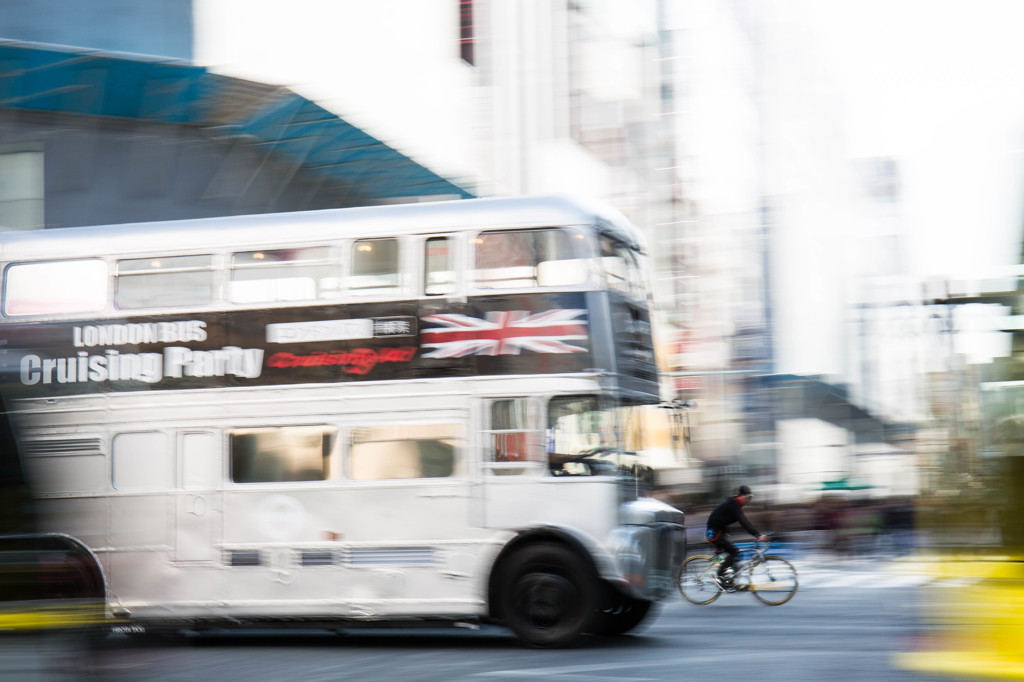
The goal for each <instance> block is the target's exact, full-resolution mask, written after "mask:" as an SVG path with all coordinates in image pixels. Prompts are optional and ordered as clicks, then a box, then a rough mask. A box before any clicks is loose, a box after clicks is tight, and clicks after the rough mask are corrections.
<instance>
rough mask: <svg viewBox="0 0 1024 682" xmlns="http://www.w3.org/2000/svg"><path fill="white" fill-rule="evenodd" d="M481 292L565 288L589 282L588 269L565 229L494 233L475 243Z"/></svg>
mask: <svg viewBox="0 0 1024 682" xmlns="http://www.w3.org/2000/svg"><path fill="white" fill-rule="evenodd" d="M474 246H475V251H476V286H477V287H479V288H481V289H509V288H516V287H537V286H565V285H571V284H581V283H583V282H584V281H586V267H585V266H584V264H583V263H584V262H583V261H581V260H579V258H578V255H577V252H576V249H575V248H574V247H573V243H572V236H571V235H570V234H569V233H568V232H566V231H565V230H561V229H556V228H546V229H537V230H494V231H491V232H481V233H480V234H479V235H477V238H476V239H475V240H474Z"/></svg>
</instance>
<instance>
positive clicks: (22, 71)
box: [0, 40, 473, 199]
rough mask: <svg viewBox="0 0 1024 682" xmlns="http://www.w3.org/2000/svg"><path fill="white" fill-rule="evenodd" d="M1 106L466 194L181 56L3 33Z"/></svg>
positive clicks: (395, 192)
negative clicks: (190, 129)
mask: <svg viewBox="0 0 1024 682" xmlns="http://www.w3.org/2000/svg"><path fill="white" fill-rule="evenodd" d="M0 108H7V109H29V110H35V111H53V112H62V113H67V114H82V115H88V116H104V117H120V118H133V119H142V120H148V121H156V122H162V123H168V124H180V125H192V126H197V127H201V128H204V129H205V132H206V134H207V135H210V136H211V137H214V138H216V139H223V140H227V141H232V142H242V143H244V144H251V145H255V146H261V147H262V146H269V147H270V149H271V152H272V153H273V154H277V155H280V156H282V157H284V158H286V159H288V160H290V161H292V162H293V163H298V164H300V165H301V166H302V167H303V168H304V169H305V170H306V171H307V172H310V173H313V174H316V175H319V176H320V177H321V178H323V179H324V180H326V181H327V182H328V183H329V184H331V185H334V186H338V187H341V186H351V187H356V188H358V189H359V191H360V192H361V193H362V194H364V195H367V196H369V197H372V198H376V199H400V198H402V197H413V196H432V195H445V196H451V197H458V198H469V197H471V196H473V195H472V194H471V193H470V192H469V191H468V190H466V189H464V188H462V187H460V186H458V185H457V184H455V183H454V182H452V181H450V180H446V179H445V178H442V177H441V176H439V175H437V174H436V173H434V172H433V171H431V170H429V169H427V168H425V167H423V166H421V165H420V164H418V163H416V162H415V161H413V160H412V159H410V158H409V157H407V156H405V155H404V154H402V153H401V152H398V151H397V150H395V149H393V148H391V147H389V146H388V145H386V144H384V143H383V142H381V141H380V140H378V139H376V138H374V137H372V136H370V135H368V134H366V133H365V132H363V131H362V130H360V129H359V128H357V127H356V126H354V125H352V124H350V123H348V122H347V121H345V120H344V119H342V118H340V117H339V116H337V115H335V114H333V113H331V112H329V111H327V110H326V109H324V108H322V107H320V106H318V105H317V104H315V103H314V102H312V101H310V100H308V99H306V98H304V97H302V96H300V95H298V94H296V93H294V92H292V91H291V90H289V89H288V88H284V87H279V86H271V85H266V84H263V83H254V82H251V81H243V80H240V79H236V78H228V77H225V76H220V75H217V74H213V73H210V72H209V71H207V70H206V69H205V68H203V67H199V66H195V65H193V64H191V63H189V62H184V61H177V60H167V59H159V58H150V57H145V56H142V55H135V54H122V53H112V52H102V51H97V50H88V49H81V48H64V47H59V46H53V45H41V44H35V43H24V42H18V41H8V40H0Z"/></svg>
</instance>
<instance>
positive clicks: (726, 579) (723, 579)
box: [715, 575, 736, 592]
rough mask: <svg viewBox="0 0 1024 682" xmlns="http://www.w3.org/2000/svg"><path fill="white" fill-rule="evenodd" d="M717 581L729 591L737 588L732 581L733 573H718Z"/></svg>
mask: <svg viewBox="0 0 1024 682" xmlns="http://www.w3.org/2000/svg"><path fill="white" fill-rule="evenodd" d="M715 582H716V583H718V586H719V587H721V588H722V589H723V590H726V591H728V592H733V591H735V590H736V586H735V585H734V584H733V582H732V576H731V575H729V576H721V575H716V576H715Z"/></svg>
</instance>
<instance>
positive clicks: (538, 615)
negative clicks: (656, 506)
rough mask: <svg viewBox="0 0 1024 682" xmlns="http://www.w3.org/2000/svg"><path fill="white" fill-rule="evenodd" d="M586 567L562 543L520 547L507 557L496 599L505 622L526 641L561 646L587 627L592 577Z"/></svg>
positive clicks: (593, 606)
mask: <svg viewBox="0 0 1024 682" xmlns="http://www.w3.org/2000/svg"><path fill="white" fill-rule="evenodd" d="M592 573H593V571H592V570H591V568H590V567H589V566H588V565H587V564H586V563H585V562H584V561H583V560H582V559H581V558H580V557H579V556H578V555H576V554H575V553H574V552H572V551H571V550H569V549H568V548H566V547H563V546H561V545H557V544H552V543H541V544H536V545H531V546H529V547H524V548H523V549H520V550H518V551H517V552H516V553H515V554H514V555H512V556H511V557H510V558H509V562H508V564H507V565H506V568H505V572H504V574H505V580H504V582H503V586H502V592H501V599H502V608H501V612H502V614H503V617H504V620H505V624H506V625H508V627H509V628H511V630H512V632H514V633H515V634H516V636H517V637H519V639H520V640H522V641H523V642H525V643H526V644H528V645H530V646H534V647H545V648H548V647H564V646H569V645H571V644H573V643H575V642H576V641H577V640H578V639H579V638H580V637H581V636H582V635H583V633H584V632H590V631H592V627H591V626H592V625H593V624H594V622H595V617H596V614H598V613H599V611H598V610H597V594H598V584H597V579H596V578H595V577H593V575H592Z"/></svg>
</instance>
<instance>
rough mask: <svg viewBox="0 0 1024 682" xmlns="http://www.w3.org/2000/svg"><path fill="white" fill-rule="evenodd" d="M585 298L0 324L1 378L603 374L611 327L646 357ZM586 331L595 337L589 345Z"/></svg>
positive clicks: (646, 349)
mask: <svg viewBox="0 0 1024 682" xmlns="http://www.w3.org/2000/svg"><path fill="white" fill-rule="evenodd" d="M592 297H595V294H594V293H590V294H587V293H581V292H567V293H544V294H510V295H497V296H487V297H479V298H474V299H470V300H469V301H463V302H459V301H454V300H450V299H438V300H427V301H395V302H386V303H382V302H373V303H354V304H345V305H322V306H306V307H290V308H272V309H266V310H238V311H230V312H219V313H210V314H200V313H196V314H188V315H168V316H152V317H146V318H141V317H140V318H128V319H125V318H121V319H116V320H96V321H90V322H88V323H85V322H82V321H74V322H68V323H60V324H56V323H48V324H24V325H17V326H16V325H6V326H5V327H4V329H3V332H5V334H6V338H5V339H2V340H0V343H2V344H3V345H0V366H2V368H3V372H4V379H5V381H6V382H8V384H9V385H10V384H14V387H20V388H21V389H23V392H21V394H22V395H37V396H42V395H67V394H78V393H96V392H104V391H138V390H161V389H189V388H212V387H219V386H263V385H283V384H300V383H326V382H354V381H378V380H393V379H416V378H430V377H452V376H480V375H514V374H549V373H552V374H553V373H566V372H580V371H584V370H588V369H592V368H595V367H600V368H603V369H607V370H608V371H613V372H614V371H616V367H614V366H612V365H614V364H615V360H613V357H614V355H615V351H614V349H613V346H614V344H609V343H607V340H609V339H611V338H612V335H613V334H618V335H620V336H621V337H622V338H620V339H619V341H620V342H625V341H627V340H628V343H622V344H621V345H622V346H623V347H624V348H623V349H625V348H626V347H628V348H629V349H630V350H629V352H628V353H626V357H625V358H620V362H622V361H623V360H626V361H627V364H629V363H630V362H636V361H637V358H630V356H631V355H640V356H643V357H642V358H639V361H640V362H641V363H642V364H644V365H647V366H649V367H653V352H652V351H651V343H650V329H649V323H648V321H647V320H646V319H644V320H643V321H642V322H643V324H642V325H640V326H639V327H638V325H637V324H636V320H629V321H627V320H626V318H623V317H622V316H621V315H614V314H610V312H609V311H608V309H607V305H608V301H607V299H600V302H598V299H597V298H593V300H590V301H588V298H592ZM588 303H589V304H590V305H592V306H595V307H596V308H601V309H603V312H602V311H597V310H591V308H590V307H589V306H588ZM616 318H618V319H616ZM624 322H625V324H624ZM594 324H598V325H599V326H600V330H595V329H593V328H592V325H594ZM612 326H615V327H616V329H614V330H613V329H611V327H612ZM595 333H598V334H599V335H600V336H601V337H602V338H603V339H604V340H605V342H602V343H598V344H596V345H597V346H600V348H599V349H597V350H596V352H595V348H594V344H592V338H593V335H594V334H595ZM620 369H621V368H620Z"/></svg>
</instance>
